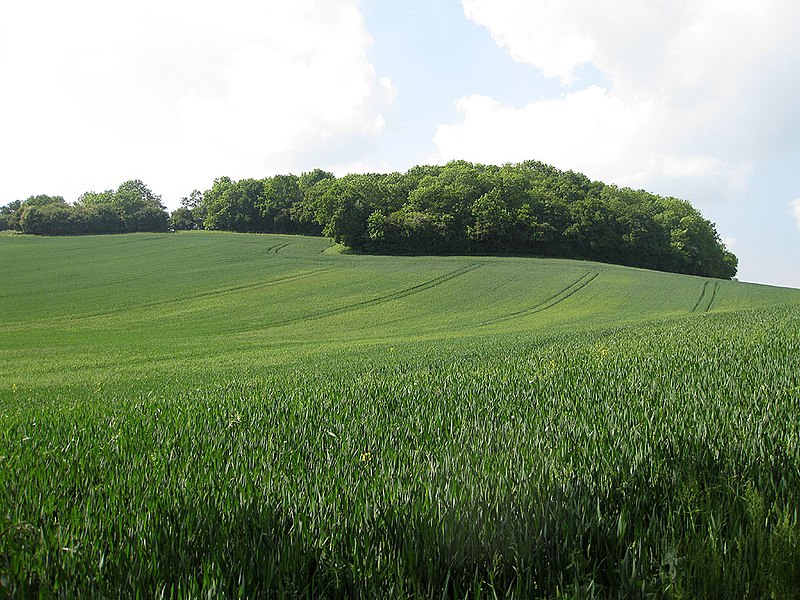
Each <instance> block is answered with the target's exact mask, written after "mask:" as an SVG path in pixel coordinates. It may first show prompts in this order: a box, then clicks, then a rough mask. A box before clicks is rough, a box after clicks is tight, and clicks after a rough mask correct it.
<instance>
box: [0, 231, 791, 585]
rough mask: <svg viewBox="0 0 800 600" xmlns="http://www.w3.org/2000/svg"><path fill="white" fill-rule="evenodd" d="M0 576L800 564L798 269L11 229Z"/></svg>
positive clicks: (753, 568) (52, 579)
mask: <svg viewBox="0 0 800 600" xmlns="http://www.w3.org/2000/svg"><path fill="white" fill-rule="evenodd" d="M0 276H2V282H3V285H2V288H0V467H1V468H0V596H3V595H10V596H20V597H73V596H80V597H87V596H89V597H91V596H103V597H118V596H135V595H136V594H137V593H138V594H139V596H140V597H142V598H149V597H160V596H164V597H176V598H177V597H199V596H204V597H206V596H208V597H219V596H220V595H223V596H233V597H236V596H240V597H254V596H266V597H283V596H303V597H397V598H403V597H426V598H427V597H430V598H442V597H453V598H463V597H476V598H479V597H495V596H497V597H520V598H537V597H542V598H551V597H560V596H561V597H577V598H584V597H625V598H629V597H666V598H695V597H709V598H710V597H747V598H793V597H797V590H798V589H800V521H798V519H799V518H800V515H798V508H797V507H798V505H800V290H791V289H782V288H773V287H767V286H758V285H751V284H743V283H738V282H730V281H720V280H712V279H705V278H698V277H689V276H683V275H674V274H668V273H657V272H651V271H644V270H638V269H631V268H625V267H618V266H613V265H607V264H600V263H591V262H576V261H567V260H552V259H547V260H545V259H533V258H495V257H475V256H472V257H381V256H358V255H348V254H343V253H341V252H337V248H336V247H332V246H331V245H330V242H329V241H327V240H324V239H321V238H304V237H292V236H271V235H245V234H224V233H210V232H191V233H185V234H177V233H176V234H134V235H119V236H92V237H74V238H34V237H28V236H21V235H13V236H6V237H0Z"/></svg>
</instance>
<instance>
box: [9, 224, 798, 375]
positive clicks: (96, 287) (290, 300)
mask: <svg viewBox="0 0 800 600" xmlns="http://www.w3.org/2000/svg"><path fill="white" fill-rule="evenodd" d="M330 249H331V247H330V242H329V241H327V240H324V239H320V238H309V237H298V236H277V235H275V236H273V235H242V234H224V233H203V232H193V233H185V234H176V235H169V234H136V235H128V236H93V237H80V238H45V239H42V238H32V237H25V236H12V237H6V238H2V239H1V240H0V263H2V264H3V265H4V268H3V269H4V273H3V279H4V280H5V281H6V282H9V284H8V285H7V286H6V287H5V289H4V290H3V292H2V293H0V300H1V301H2V306H3V310H2V313H0V334H2V339H3V342H2V346H3V348H4V355H5V356H6V357H10V358H11V359H13V363H14V365H15V367H16V368H14V369H9V368H3V369H2V370H1V371H2V373H3V375H0V378H2V379H5V380H6V381H9V380H10V378H11V377H12V375H11V374H12V373H14V372H16V373H17V374H19V373H20V371H21V372H22V374H28V373H30V374H31V376H35V377H40V376H41V375H42V370H43V369H44V370H45V371H47V372H50V373H51V374H52V375H54V376H56V377H57V378H62V377H64V376H67V375H66V374H65V373H64V371H63V369H65V368H69V367H77V366H78V365H79V364H80V365H82V368H85V367H86V364H85V362H83V361H86V360H89V361H90V362H92V361H93V360H95V359H93V358H92V356H94V355H99V356H101V357H102V361H103V363H104V364H106V365H107V366H106V367H105V368H106V369H110V370H114V371H117V370H119V369H123V370H124V369H125V365H126V364H128V363H130V362H132V361H133V363H135V364H136V365H137V366H136V368H137V369H141V368H142V367H143V365H142V362H144V363H148V362H150V363H152V365H151V366H152V368H154V369H157V370H158V369H161V368H164V367H165V364H166V363H165V361H169V368H175V367H183V368H187V369H191V368H192V367H193V366H194V365H196V364H197V363H198V361H200V362H208V363H213V362H214V361H215V360H221V361H225V360H226V359H227V358H231V360H238V358H232V356H234V355H236V354H237V353H239V352H251V351H257V354H258V358H257V360H258V361H264V362H266V363H270V362H274V361H282V360H284V357H285V356H286V358H285V360H291V353H290V354H288V355H286V354H285V353H286V352H287V351H289V350H291V351H292V352H294V351H296V350H297V351H302V352H325V351H327V350H328V349H329V348H332V347H337V346H340V345H347V344H351V343H353V342H355V343H356V344H358V345H362V346H363V345H370V344H375V343H386V344H393V343H403V342H406V341H414V340H418V339H430V340H437V339H453V338H457V339H458V338H475V337H483V336H490V335H494V334H499V333H503V334H531V335H537V336H538V335H542V334H543V333H546V332H550V333H552V332H554V331H559V332H561V331H566V330H580V329H585V328H600V327H608V326H613V325H619V324H624V323H629V322H639V321H645V320H653V319H661V318H667V317H680V316H690V315H699V314H702V313H706V312H708V311H712V312H719V311H730V310H737V309H744V308H753V307H760V306H767V305H775V304H781V303H787V302H798V301H800V290H792V289H781V288H772V287H767V286H759V285H750V284H744V283H738V282H729V281H720V280H712V279H706V278H699V277H690V276H683V275H675V274H667V273H660V272H653V271H646V270H638V269H632V268H627V267H619V266H614V265H608V264H601V263H592V262H584V261H569V260H557V259H532V258H493V257H465V258H460V257H384V256H351V255H347V254H340V253H335V252H334V253H330V252H328V250H330ZM201 340H202V342H203V346H204V350H203V352H201V353H200V355H199V356H198V351H197V350H198V348H197V346H198V343H199V341H201ZM112 357H115V358H113V359H112ZM226 357H227V358H226ZM5 360H6V361H7V360H9V359H8V358H6V359H5ZM22 365H25V366H26V368H24V369H20V366H22ZM15 376H18V375H15Z"/></svg>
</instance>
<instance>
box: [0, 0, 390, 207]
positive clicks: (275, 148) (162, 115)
mask: <svg viewBox="0 0 800 600" xmlns="http://www.w3.org/2000/svg"><path fill="white" fill-rule="evenodd" d="M43 14H47V18H46V19H45V18H42V15H43ZM370 43H371V39H370V36H369V34H368V32H367V30H366V26H365V23H364V21H363V18H362V15H361V13H360V10H359V8H358V0H271V1H269V2H263V1H258V0H231V1H229V2H225V3H219V2H212V1H211V0H205V1H203V0H200V1H192V2H190V1H188V0H176V1H172V2H166V3H165V2H161V1H160V0H141V1H140V2H137V3H130V4H129V3H125V4H124V5H123V4H121V3H108V2H101V1H99V0H76V1H75V2H70V3H64V2H58V1H56V0H42V1H39V2H26V3H3V5H2V6H0V77H2V80H3V81H4V82H9V85H8V86H6V89H5V90H4V93H3V95H2V96H0V132H2V137H3V139H4V140H5V141H6V143H4V144H3V145H2V146H0V165H2V166H1V167H0V168H2V170H3V173H4V178H5V179H6V183H5V189H6V190H16V189H18V190H19V192H17V193H18V195H26V194H31V193H63V194H65V195H68V196H69V195H70V194H72V195H73V196H77V194H79V193H80V192H82V191H85V190H87V189H92V188H103V187H111V186H115V185H117V184H118V183H120V182H121V181H123V180H124V179H129V178H133V177H136V178H141V179H143V180H144V181H145V182H146V183H148V184H149V185H150V186H151V187H152V188H153V189H154V190H155V191H157V192H159V193H162V194H164V198H165V200H168V201H170V202H171V203H172V204H175V203H177V199H178V198H180V195H185V194H186V193H188V192H189V191H190V190H191V188H192V187H195V186H199V187H201V186H204V185H210V183H211V180H212V179H213V178H214V177H216V176H219V175H223V174H227V175H230V176H232V177H245V176H259V175H264V174H269V173H272V172H279V171H288V170H299V169H301V168H304V167H305V166H308V157H309V156H311V157H312V158H313V157H315V156H319V157H325V156H337V158H338V159H339V160H340V161H342V162H346V161H356V160H359V159H360V158H361V156H362V155H363V153H364V152H367V151H368V149H369V144H370V140H373V139H374V138H375V137H376V135H377V134H378V133H379V132H380V131H381V129H382V127H383V124H384V116H383V114H384V112H385V111H386V109H387V108H388V106H389V105H390V104H391V103H392V101H393V99H394V95H395V94H396V92H395V90H394V88H393V86H392V84H391V81H390V80H388V78H386V77H380V76H379V74H376V73H375V72H374V69H373V66H372V64H371V63H370V61H369V59H368V56H367V49H368V47H369V45H370ZM9 140H13V143H11V144H9V143H7V142H8V141H9ZM9 177H10V178H11V179H13V181H11V182H9V181H8V178H9ZM34 185H38V186H45V187H48V189H41V187H36V189H33V188H32V186H34ZM6 193H11V192H6ZM10 199H13V198H9V200H10ZM2 200H3V199H0V203H4V202H3V201H2Z"/></svg>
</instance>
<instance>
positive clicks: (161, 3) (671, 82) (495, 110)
mask: <svg viewBox="0 0 800 600" xmlns="http://www.w3.org/2000/svg"><path fill="white" fill-rule="evenodd" d="M0 85H2V93H0V204H6V203H7V202H10V201H12V200H15V199H24V198H26V197H28V196H30V195H33V194H40V193H45V194H54V195H55V194H58V195H63V196H65V197H66V199H67V200H69V201H74V200H76V199H77V197H78V196H79V195H80V194H81V193H82V192H85V191H89V190H97V191H99V190H103V189H108V188H114V187H116V186H117V185H118V184H119V183H121V182H122V181H125V180H127V179H142V180H143V181H144V182H145V183H147V184H148V186H149V187H150V188H151V189H153V191H155V192H156V193H159V194H161V195H162V197H163V200H164V203H165V204H166V205H167V206H168V207H170V208H175V207H176V206H178V204H179V201H180V198H181V197H182V196H186V195H188V193H189V192H190V191H191V190H192V189H195V188H199V189H201V190H203V189H207V188H208V187H210V185H211V183H212V182H213V180H214V178H216V177H219V176H222V175H228V176H230V177H233V178H242V177H263V176H267V175H274V174H277V173H287V172H291V173H297V174H299V173H301V172H303V171H307V170H310V169H313V168H315V167H321V168H325V169H328V170H332V171H334V172H336V173H337V174H344V173H347V172H362V171H384V172H385V171H391V170H397V171H405V170H406V169H408V168H409V167H411V166H413V165H415V164H423V163H442V162H446V161H448V160H451V159H466V160H471V161H476V162H484V163H492V164H502V163H504V162H517V161H521V160H526V159H536V160H541V161H543V162H546V163H549V164H552V165H555V166H556V167H558V168H560V169H565V170H566V169H572V170H575V171H580V172H583V173H585V174H587V175H588V176H589V177H591V178H593V179H600V180H602V181H605V182H608V183H616V184H618V185H621V186H630V187H635V188H644V189H647V190H650V191H653V192H656V193H659V194H663V195H670V196H678V197H681V198H685V199H687V200H690V201H691V202H692V203H693V204H694V205H695V206H697V207H698V208H699V209H700V210H701V212H702V213H703V214H704V215H705V216H706V217H707V218H709V219H710V220H712V221H713V222H715V223H716V224H717V230H718V231H719V233H720V235H721V236H722V237H723V239H725V241H726V243H727V244H728V246H729V247H730V248H731V249H732V250H733V251H734V252H735V253H736V254H737V255H738V256H739V259H740V269H739V278H740V279H742V280H746V281H756V282H764V283H772V284H777V285H791V286H795V287H800V109H799V108H798V106H800V105H799V104H798V100H797V99H798V98H800V3H798V2H796V1H795V0H724V1H723V0H705V1H704V2H697V1H696V0H669V1H667V0H613V1H611V0H605V1H603V0H601V1H598V0H559V1H558V2H555V1H553V0H460V1H459V0H360V1H359V0H227V1H226V2H224V3H223V2H218V1H213V2H212V1H209V0H192V1H189V0H137V2H129V1H127V0H124V1H123V0H120V1H118V2H108V0H72V1H71V2H63V0H26V1H25V2H15V1H12V0H0Z"/></svg>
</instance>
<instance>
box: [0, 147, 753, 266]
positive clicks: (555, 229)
mask: <svg viewBox="0 0 800 600" xmlns="http://www.w3.org/2000/svg"><path fill="white" fill-rule="evenodd" d="M133 184H136V185H133ZM137 186H138V187H137ZM123 188H125V189H123ZM129 188H130V189H129ZM134 188H136V189H134ZM137 190H138V191H137ZM132 192H133V196H135V197H136V198H138V199H139V201H138V202H130V199H131V197H132V195H131V193H132ZM137 194H138V195H137ZM42 198H47V197H41V196H40V197H35V198H29V199H28V200H26V201H24V202H21V203H20V202H17V203H12V204H10V205H8V206H6V207H4V208H3V209H0V229H3V228H18V229H21V230H22V231H25V232H28V233H46V234H74V233H119V232H133V231H165V230H166V229H167V228H171V229H174V230H182V229H201V228H205V229H217V230H224V231H236V232H249V233H302V234H310V235H320V234H324V235H327V236H329V237H331V238H333V239H334V240H335V241H337V242H340V243H342V244H344V245H345V246H348V247H349V248H351V249H353V250H357V251H361V252H368V253H377V254H513V255H533V256H545V257H564V258H578V259H588V260H597V261H602V262H608V263H616V264H622V265H628V266H635V267H643V268H647V269H655V270H660V271H670V272H674V273H687V274H691V275H703V276H708V277H718V278H723V279H730V278H732V277H733V276H734V275H735V274H736V269H737V262H738V261H737V258H736V256H734V255H733V254H732V253H731V252H728V251H727V250H726V249H725V246H724V244H723V243H722V242H721V240H720V237H719V235H718V234H717V231H716V229H715V227H714V225H713V224H712V223H711V222H709V221H708V220H706V219H704V218H703V217H702V215H700V213H699V212H698V211H697V210H696V209H694V208H693V207H692V206H691V204H689V203H688V202H686V201H684V200H679V199H676V198H665V197H662V196H657V195H655V194H651V193H649V192H645V191H642V190H632V189H628V188H619V187H616V186H613V185H606V184H604V183H602V182H597V181H591V180H589V179H588V178H587V177H586V176H585V175H582V174H580V173H574V172H572V171H566V172H563V171H559V170H558V169H556V168H554V167H551V166H548V165H545V164H542V163H539V162H534V161H528V162H524V163H520V164H506V165H503V166H499V167H498V166H493V165H480V164H473V163H469V162H464V161H454V162H450V163H448V164H446V165H442V166H418V167H414V168H412V169H410V170H409V171H407V172H406V173H388V174H375V173H371V174H351V175H346V176H344V177H341V178H336V177H334V176H333V174H332V173H329V172H326V171H322V170H320V169H316V170H314V171H311V172H309V173H304V174H303V175H301V176H299V177H298V176H296V175H277V176H274V177H267V178H264V179H242V180H239V181H234V180H232V179H230V178H229V177H221V178H219V179H216V180H215V181H214V183H213V185H212V186H211V189H209V190H206V191H205V193H201V192H199V191H197V190H195V191H194V192H192V194H191V195H190V196H189V197H187V198H184V199H183V200H182V202H181V207H180V208H179V209H177V210H176V211H175V212H173V213H172V215H171V220H169V221H168V220H167V215H166V213H165V212H164V207H163V206H162V205H161V204H160V199H159V198H158V197H155V196H153V195H152V193H151V192H149V190H147V189H146V188H145V186H144V185H143V184H142V183H141V182H128V183H126V184H123V185H122V186H120V189H119V190H117V191H116V192H111V191H108V192H103V193H100V194H96V193H88V194H84V195H83V196H82V197H81V199H80V200H79V201H78V203H77V204H76V205H75V206H69V205H67V204H66V203H65V202H64V200H63V198H51V199H48V201H47V202H42V201H41V199H42Z"/></svg>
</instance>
